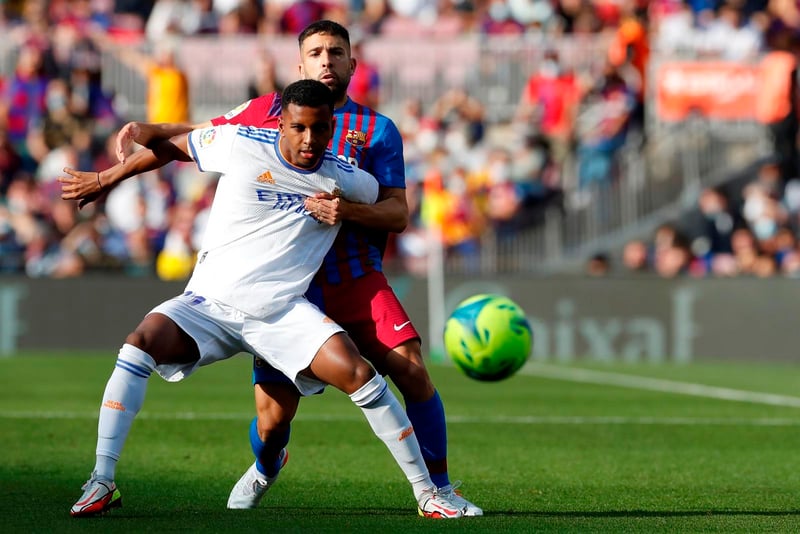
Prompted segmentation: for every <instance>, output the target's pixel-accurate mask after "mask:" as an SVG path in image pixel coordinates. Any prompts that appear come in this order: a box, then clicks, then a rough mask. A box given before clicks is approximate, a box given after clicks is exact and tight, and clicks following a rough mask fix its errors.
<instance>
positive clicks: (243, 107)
mask: <svg viewBox="0 0 800 534" xmlns="http://www.w3.org/2000/svg"><path fill="white" fill-rule="evenodd" d="M249 105H250V101H249V100H248V101H247V102H245V103H244V104H239V105H238V106H236V107H235V108H233V109H232V110H230V111H229V112H227V113H226V114H225V115H223V117H225V118H226V119H227V120H231V119H232V118H234V117H235V116H236V115H238V114H239V113H241V112H242V111H244V110H246V109H247V106H249Z"/></svg>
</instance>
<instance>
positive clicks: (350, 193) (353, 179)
mask: <svg viewBox="0 0 800 534" xmlns="http://www.w3.org/2000/svg"><path fill="white" fill-rule="evenodd" d="M348 167H349V169H347V170H340V175H341V180H340V184H341V186H342V196H343V197H344V198H346V199H347V200H349V201H351V202H359V203H361V204H374V203H375V202H376V201H377V200H378V181H377V180H376V179H375V177H374V176H372V175H371V174H370V173H368V172H367V171H364V170H362V169H359V168H358V167H352V166H349V165H348Z"/></svg>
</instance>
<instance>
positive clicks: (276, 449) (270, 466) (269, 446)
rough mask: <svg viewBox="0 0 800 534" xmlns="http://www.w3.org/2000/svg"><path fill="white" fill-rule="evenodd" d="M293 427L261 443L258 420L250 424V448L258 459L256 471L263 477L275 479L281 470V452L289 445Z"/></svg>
mask: <svg viewBox="0 0 800 534" xmlns="http://www.w3.org/2000/svg"><path fill="white" fill-rule="evenodd" d="M290 434H291V427H289V428H287V429H286V432H283V433H280V434H277V435H274V436H271V437H270V439H268V440H267V441H261V438H260V437H259V435H258V418H257V417H253V420H252V421H251V422H250V447H251V448H252V449H253V455H254V456H255V457H256V469H258V472H259V473H261V474H262V475H265V476H268V477H274V476H275V475H277V474H278V471H280V469H281V450H282V449H283V448H284V447H286V445H287V444H288V443H289V435H290Z"/></svg>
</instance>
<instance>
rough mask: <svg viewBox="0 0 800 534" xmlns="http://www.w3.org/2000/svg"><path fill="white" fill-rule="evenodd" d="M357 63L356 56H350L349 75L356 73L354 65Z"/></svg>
mask: <svg viewBox="0 0 800 534" xmlns="http://www.w3.org/2000/svg"><path fill="white" fill-rule="evenodd" d="M357 64H358V61H356V58H354V57H351V58H350V76H352V75H353V74H355V73H356V65H357Z"/></svg>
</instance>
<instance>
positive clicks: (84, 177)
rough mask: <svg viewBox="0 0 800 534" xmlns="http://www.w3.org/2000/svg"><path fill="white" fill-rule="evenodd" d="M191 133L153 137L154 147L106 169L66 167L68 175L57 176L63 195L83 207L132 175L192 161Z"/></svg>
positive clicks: (152, 143) (63, 197)
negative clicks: (157, 139) (173, 162)
mask: <svg viewBox="0 0 800 534" xmlns="http://www.w3.org/2000/svg"><path fill="white" fill-rule="evenodd" d="M188 137H189V136H188V134H181V135H179V136H176V137H172V138H170V139H166V140H161V141H159V142H157V143H156V142H155V141H153V142H151V145H152V147H151V148H147V149H144V150H140V151H138V152H136V153H135V154H133V155H132V156H131V157H130V158H128V159H127V160H126V162H125V163H117V164H116V165H114V166H113V167H111V168H109V169H105V170H103V171H79V170H76V169H71V168H69V167H65V168H64V173H65V174H67V175H69V176H66V177H64V176H59V177H58V181H59V183H61V198H62V199H64V200H79V201H80V202H79V204H78V208H82V207H83V206H85V205H86V204H88V203H90V202H93V201H95V200H97V198H99V197H100V195H101V194H102V193H103V192H105V191H107V190H109V189H111V188H112V187H114V186H115V185H117V184H118V183H119V182H121V181H123V180H125V179H127V178H130V177H131V176H136V175H137V174H141V173H143V172H147V171H152V170H155V169H158V168H160V167H163V166H164V165H166V164H167V163H169V162H170V161H191V160H192V158H191V157H190V156H189V149H188Z"/></svg>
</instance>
